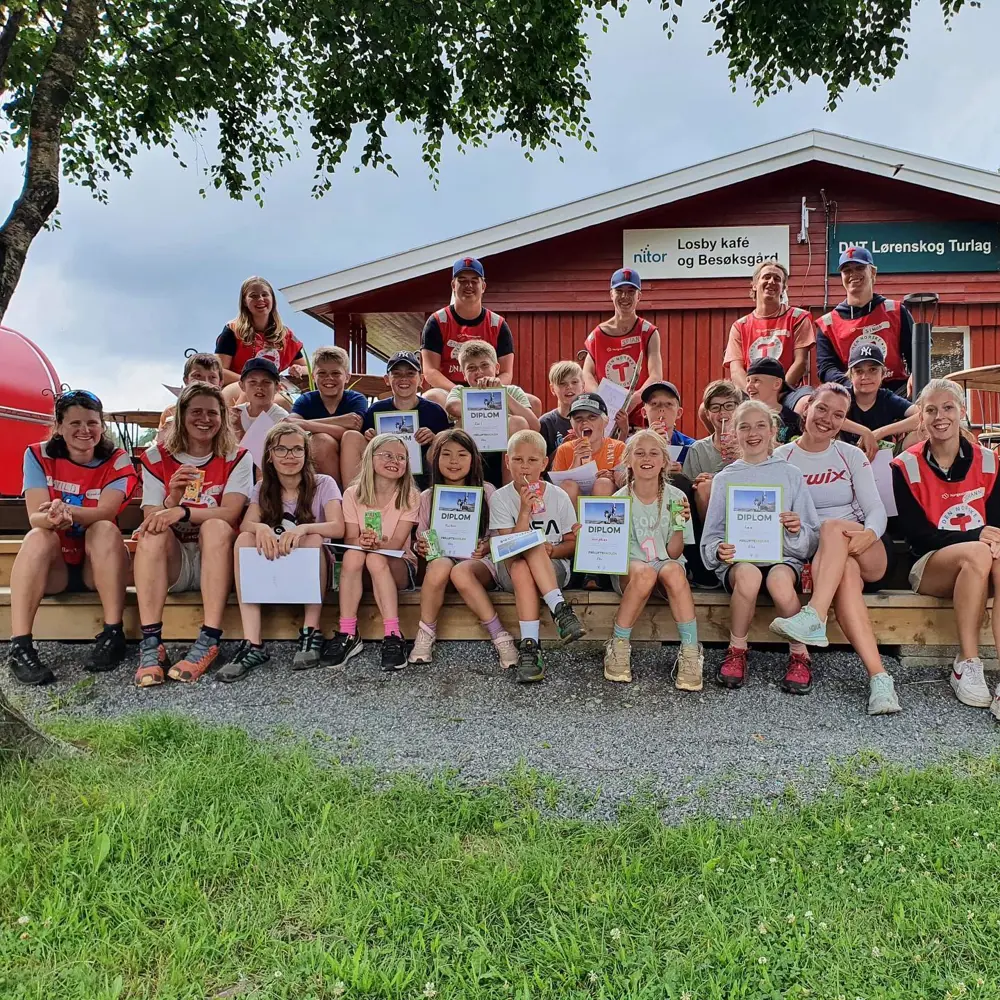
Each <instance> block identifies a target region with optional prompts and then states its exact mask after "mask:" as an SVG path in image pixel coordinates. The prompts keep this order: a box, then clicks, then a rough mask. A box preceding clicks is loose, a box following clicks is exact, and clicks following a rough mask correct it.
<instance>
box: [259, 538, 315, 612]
mask: <svg viewBox="0 0 1000 1000" xmlns="http://www.w3.org/2000/svg"><path fill="white" fill-rule="evenodd" d="M319 558H320V551H319V549H295V550H294V551H293V552H289V553H288V555H286V556H279V557H278V558H277V559H273V560H271V559H266V558H265V557H264V556H262V555H261V554H260V553H259V552H258V551H257V550H256V549H240V593H241V595H242V597H243V600H244V602H245V603H247V604H322V603H323V595H322V593H321V591H320V586H319Z"/></svg>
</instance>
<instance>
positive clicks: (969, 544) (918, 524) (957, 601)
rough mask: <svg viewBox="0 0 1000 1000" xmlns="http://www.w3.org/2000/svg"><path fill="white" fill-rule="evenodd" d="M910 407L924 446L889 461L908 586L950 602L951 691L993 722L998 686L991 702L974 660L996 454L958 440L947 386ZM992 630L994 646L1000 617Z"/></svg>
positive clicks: (990, 568) (999, 500)
mask: <svg viewBox="0 0 1000 1000" xmlns="http://www.w3.org/2000/svg"><path fill="white" fill-rule="evenodd" d="M917 406H918V408H919V413H920V428H921V430H922V431H923V433H924V434H926V437H927V440H926V441H922V442H921V443H920V444H916V445H914V446H913V447H912V448H909V449H907V450H906V451H904V452H903V453H902V454H901V455H900V456H899V457H898V458H895V459H893V461H892V488H893V494H894V496H895V499H896V507H897V509H898V511H899V521H900V524H901V525H902V526H903V530H904V531H905V532H906V538H907V541H908V542H909V543H910V549H911V550H912V552H913V554H914V556H916V557H917V561H916V562H915V563H914V564H913V569H912V570H910V586H911V587H912V588H913V589H914V591H916V593H918V594H928V595H929V596H931V597H949V598H951V599H952V601H953V603H954V607H955V624H956V626H957V628H958V643H959V654H958V656H956V657H955V663H954V666H953V667H952V670H951V686H952V688H953V689H954V691H955V695H956V696H957V697H958V700H959V701H960V702H962V703H963V704H965V705H972V706H975V707H977V708H990V707H992V711H993V714H994V715H995V716H996V717H997V719H998V720H1000V687H998V688H997V697H996V698H991V696H990V689H989V688H988V687H987V685H986V680H985V678H984V676H983V663H982V660H981V659H980V658H979V627H980V624H981V622H982V620H983V612H984V611H985V609H986V597H987V595H988V594H989V591H990V585H991V584H992V587H993V593H994V595H996V594H997V593H998V592H1000V527H998V525H1000V489H997V488H996V485H997V455H996V453H995V452H993V451H990V450H989V449H988V448H983V447H982V446H981V445H979V444H974V443H973V442H971V441H969V440H968V439H967V438H965V437H964V436H963V435H962V426H963V421H964V419H965V396H964V394H963V392H962V390H961V389H960V388H959V387H958V385H956V384H955V383H954V382H949V381H948V380H947V379H941V378H935V379H931V380H930V382H928V383H927V385H926V386H925V387H924V390H923V391H922V392H921V393H920V398H919V399H918V400H917ZM992 626H993V638H994V641H995V642H996V644H997V646H998V647H1000V615H997V614H994V615H993V616H992Z"/></svg>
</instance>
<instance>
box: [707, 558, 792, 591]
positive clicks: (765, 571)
mask: <svg viewBox="0 0 1000 1000" xmlns="http://www.w3.org/2000/svg"><path fill="white" fill-rule="evenodd" d="M738 565H739V563H736V564H735V565H733V566H730V567H729V568H728V569H727V570H726V575H725V576H724V577H723V578H722V589H723V590H724V591H725V592H726V593H727V594H731V593H732V592H733V588H732V586H731V585H730V583H729V577H730V575H731V574H732V572H733V570H734V569H735V568H736V566H738ZM775 566H787V567H788V568H789V569H790V570H791V571H792V572H793V573H794V574H795V589H796V590H798V589H799V584H800V583H801V579H800V577H801V574H800V572H799V570H797V569H796V568H795V567H794V566H793V565H792V564H791V563H771V565H770V566H758V567H757V569H759V570H760V572H761V576H763V580H761V585H762V586H763V584H764V583H766V582H767V576H768V574H769V573H770V572H771V570H772V569H774V567H775Z"/></svg>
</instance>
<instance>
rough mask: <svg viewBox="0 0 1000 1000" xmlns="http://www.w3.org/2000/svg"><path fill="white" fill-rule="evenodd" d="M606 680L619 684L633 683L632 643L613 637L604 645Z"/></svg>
mask: <svg viewBox="0 0 1000 1000" xmlns="http://www.w3.org/2000/svg"><path fill="white" fill-rule="evenodd" d="M604 679H605V680H608V681H614V682H615V683H617V684H629V683H631V681H632V643H631V642H629V640H628V639H616V638H615V637H614V636H612V637H611V638H610V639H608V641H607V642H606V643H605V644H604Z"/></svg>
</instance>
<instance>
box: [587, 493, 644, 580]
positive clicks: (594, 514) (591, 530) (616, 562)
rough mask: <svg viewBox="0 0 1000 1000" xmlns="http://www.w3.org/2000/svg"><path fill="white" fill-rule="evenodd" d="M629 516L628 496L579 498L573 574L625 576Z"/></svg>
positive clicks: (627, 560)
mask: <svg viewBox="0 0 1000 1000" xmlns="http://www.w3.org/2000/svg"><path fill="white" fill-rule="evenodd" d="M631 513H632V500H631V498H630V497H580V499H579V500H578V501H577V520H578V521H579V523H580V530H579V532H578V533H577V536H576V549H575V551H574V554H573V571H574V572H575V573H610V574H614V575H616V576H625V575H627V574H628V568H629V541H630V539H631V523H632V522H631Z"/></svg>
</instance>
